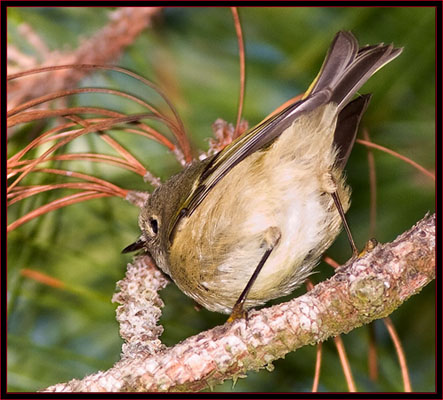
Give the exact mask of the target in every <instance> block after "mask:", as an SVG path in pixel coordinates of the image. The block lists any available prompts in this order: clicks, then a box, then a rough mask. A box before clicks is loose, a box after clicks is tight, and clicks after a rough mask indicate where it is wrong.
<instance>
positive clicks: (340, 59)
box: [305, 32, 403, 108]
mask: <svg viewBox="0 0 443 400" xmlns="http://www.w3.org/2000/svg"><path fill="white" fill-rule="evenodd" d="M402 50H403V49H402V48H394V47H393V46H392V45H387V46H385V45H383V44H379V45H375V46H366V47H362V48H361V49H358V42H357V39H355V37H354V35H353V34H352V33H351V32H339V33H337V35H336V36H335V38H334V40H333V42H332V44H331V46H330V48H329V51H328V54H327V56H326V59H325V61H324V63H323V66H322V68H321V70H320V73H319V74H318V76H317V78H316V79H315V81H314V83H313V84H312V85H311V90H309V91H308V95H314V94H315V93H318V92H321V91H324V90H326V91H330V93H331V97H330V100H331V101H333V102H334V103H337V104H338V105H339V108H342V107H344V106H345V105H346V104H347V102H348V101H349V100H350V99H351V98H352V96H354V94H355V93H356V92H357V91H358V89H360V87H361V86H362V85H363V84H364V83H365V82H366V81H367V80H368V79H369V78H370V77H371V76H372V75H373V74H374V73H375V72H376V71H378V70H379V69H380V68H381V67H383V66H384V65H385V64H387V63H388V62H390V61H391V60H393V59H394V58H395V57H397V56H398V55H399V54H400V53H401V52H402ZM305 97H307V95H306V96H305Z"/></svg>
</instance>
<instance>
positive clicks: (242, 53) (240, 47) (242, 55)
mask: <svg viewBox="0 0 443 400" xmlns="http://www.w3.org/2000/svg"><path fill="white" fill-rule="evenodd" d="M231 11H232V17H233V18H234V25H235V32H236V34H237V40H238V54H239V57H240V91H239V97H238V111H237V122H236V124H235V131H234V136H233V138H234V139H236V138H237V137H239V136H240V134H241V132H240V122H241V115H242V112H243V102H244V97H245V45H244V41H243V32H242V29H241V23H240V17H239V16H238V11H237V7H231Z"/></svg>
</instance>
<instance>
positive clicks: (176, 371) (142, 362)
mask: <svg viewBox="0 0 443 400" xmlns="http://www.w3.org/2000/svg"><path fill="white" fill-rule="evenodd" d="M146 264H149V258H148V257H141V258H138V259H136V260H135V262H134V264H133V265H132V266H131V267H130V268H129V269H128V275H127V278H126V280H128V279H135V281H132V286H131V282H129V281H126V282H123V283H122V282H120V283H119V286H120V288H121V290H122V291H121V292H120V293H119V294H118V295H116V300H117V301H119V302H125V301H126V300H127V301H128V302H127V303H124V304H123V305H122V306H121V307H123V309H122V310H123V312H124V310H131V309H132V310H133V307H134V305H135V304H137V302H139V301H141V300H140V298H138V299H137V297H138V295H136V296H135V297H134V296H127V295H126V293H127V288H128V287H131V291H132V293H133V294H134V293H137V291H140V294H141V293H144V294H145V296H144V297H143V299H146V298H148V299H150V300H151V305H152V307H154V308H153V310H154V318H156V321H157V320H158V318H157V317H159V312H158V310H159V307H161V306H162V303H161V300H159V298H157V294H156V293H153V291H155V290H157V289H160V288H161V287H163V286H164V285H165V284H166V283H165V282H164V281H163V280H162V279H163V278H161V276H160V275H159V272H158V270H156V269H154V268H153V267H146ZM139 274H144V278H143V279H140V275H139ZM434 278H435V214H434V215H431V216H429V215H426V216H425V217H424V218H423V219H422V220H421V221H419V222H418V223H417V224H416V225H415V226H413V227H412V228H411V229H410V230H409V231H407V232H405V233H403V234H402V235H400V236H399V237H398V238H397V239H395V240H394V241H393V242H391V243H387V244H383V245H378V246H377V247H376V248H375V249H374V250H372V251H371V252H369V253H367V254H366V255H365V256H363V257H362V258H359V259H357V260H355V261H353V262H352V261H349V262H348V263H347V264H345V265H343V266H342V267H339V268H337V269H336V273H335V275H334V276H333V277H331V278H330V279H328V280H327V281H325V282H322V283H319V284H318V285H317V286H315V287H314V289H313V290H311V291H310V292H308V293H306V294H305V295H303V296H300V297H298V298H296V299H293V300H291V301H289V302H287V303H282V304H279V305H276V306H273V307H269V308H264V309H261V310H259V311H251V312H250V313H249V318H248V320H244V319H241V320H237V321H234V322H233V323H230V324H228V323H226V324H224V325H222V326H217V327H215V328H213V329H210V330H208V331H206V332H202V333H200V334H198V335H196V336H193V337H190V338H188V339H186V340H184V341H183V342H181V343H179V344H177V345H176V346H174V347H172V348H165V347H164V346H162V345H158V343H157V341H158V336H159V335H160V333H161V331H162V328H161V327H156V326H155V324H156V322H154V327H153V325H152V321H151V322H150V324H149V328H148V330H149V331H147V332H145V334H144V335H143V334H142V332H141V331H140V330H137V329H139V328H140V322H141V321H143V320H144V319H145V318H146V311H145V313H144V315H140V313H138V312H134V313H132V314H133V315H135V320H134V321H133V326H134V327H136V329H135V330H134V333H133V334H130V333H129V332H128V330H125V333H124V335H123V336H124V337H125V338H126V339H128V338H130V340H131V345H130V346H129V347H126V349H125V352H124V356H123V358H122V359H121V360H120V361H118V362H117V363H116V364H115V365H114V366H113V367H112V368H110V369H109V370H107V371H105V372H98V373H96V374H92V375H90V376H87V377H85V378H84V379H82V380H76V379H74V380H72V381H70V382H67V383H61V384H57V385H54V386H51V387H49V388H47V389H45V391H66V392H71V391H97V392H103V391H108V392H120V391H198V390H202V389H205V388H207V387H212V386H214V385H216V384H218V383H221V382H223V381H224V380H226V379H233V380H234V381H235V380H236V379H237V378H238V377H243V376H245V375H244V374H245V373H246V372H247V371H250V370H258V369H261V368H268V369H271V368H273V367H272V362H273V361H274V360H277V359H279V358H282V357H284V356H285V354H287V353H289V352H291V351H295V350H296V349H298V348H300V347H303V346H306V345H312V344H315V343H320V342H323V341H325V340H326V339H328V338H329V337H334V336H337V335H339V334H341V333H347V332H350V331H351V330H353V329H355V328H358V327H360V326H362V325H364V324H368V323H370V322H371V321H373V320H375V319H379V318H384V317H386V316H388V315H389V314H391V313H392V312H393V311H394V310H396V309H397V308H398V307H399V306H400V305H401V304H402V303H403V302H405V301H406V300H407V299H408V298H409V297H410V296H412V295H414V294H417V293H418V292H419V291H420V290H421V289H422V288H423V287H424V286H425V285H427V284H428V283H429V282H430V281H431V280H433V279H434ZM149 285H151V287H147V286H149ZM147 293H149V296H146V294H147ZM143 301H145V300H143ZM134 302H135V303H134ZM151 305H149V304H147V303H144V304H143V305H142V308H143V310H145V307H146V308H147V309H149V307H151ZM139 306H140V304H139ZM155 307H157V308H155ZM155 310H157V311H155ZM123 315H125V316H124V318H121V317H122V314H121V313H120V314H119V319H120V322H122V319H123V320H124V321H125V323H127V322H128V321H127V317H128V314H127V313H126V314H125V313H123ZM137 318H139V319H138V320H137ZM128 326H129V331H131V328H130V324H129V325H126V328H128ZM126 328H125V329H126Z"/></svg>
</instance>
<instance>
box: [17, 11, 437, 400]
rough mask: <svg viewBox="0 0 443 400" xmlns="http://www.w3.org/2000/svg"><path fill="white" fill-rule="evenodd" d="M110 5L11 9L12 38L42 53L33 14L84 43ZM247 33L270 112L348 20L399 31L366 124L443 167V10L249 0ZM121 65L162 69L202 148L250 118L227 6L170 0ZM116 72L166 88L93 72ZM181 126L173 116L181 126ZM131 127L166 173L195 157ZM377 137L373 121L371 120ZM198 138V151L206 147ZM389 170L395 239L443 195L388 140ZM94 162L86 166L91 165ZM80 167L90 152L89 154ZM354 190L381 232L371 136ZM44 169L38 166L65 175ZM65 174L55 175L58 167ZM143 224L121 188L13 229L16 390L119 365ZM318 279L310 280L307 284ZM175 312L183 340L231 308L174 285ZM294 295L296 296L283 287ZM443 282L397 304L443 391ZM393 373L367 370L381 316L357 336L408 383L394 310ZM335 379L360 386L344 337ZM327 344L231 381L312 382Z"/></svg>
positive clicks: (422, 375)
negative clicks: (438, 316) (441, 376)
mask: <svg viewBox="0 0 443 400" xmlns="http://www.w3.org/2000/svg"><path fill="white" fill-rule="evenodd" d="M110 11H111V9H106V8H82V7H79V8H78V7H76V8H14V7H11V8H9V9H8V12H9V15H8V17H9V18H8V40H9V43H11V44H14V45H15V46H16V47H18V48H20V49H21V50H22V51H24V52H27V53H29V54H35V50H34V49H33V48H32V46H31V45H29V44H26V43H24V42H23V40H22V37H21V36H20V34H19V33H18V30H17V27H18V25H19V24H20V23H23V22H26V23H28V24H29V25H31V27H32V28H33V29H34V31H35V32H37V34H38V35H39V36H40V37H41V38H42V39H43V40H44V42H45V43H46V44H47V45H48V47H49V48H50V49H51V50H54V49H58V50H60V51H65V52H69V51H70V50H72V49H75V48H76V46H77V45H78V44H79V43H80V41H81V40H86V39H87V38H89V37H90V36H92V35H93V34H94V32H97V31H98V30H99V29H100V28H101V27H103V26H104V24H106V21H107V15H108V13H109V12H110ZM239 13H240V17H241V21H242V27H243V30H244V36H245V45H246V66H247V67H246V71H247V90H246V95H245V107H244V115H243V116H244V118H245V119H246V120H248V121H249V124H250V126H252V125H254V124H256V123H257V122H259V121H260V120H261V119H263V118H264V117H265V116H266V115H267V114H269V113H270V112H271V111H272V110H273V109H275V108H276V107H278V106H279V105H280V104H282V103H283V102H284V101H286V100H288V99H290V98H292V97H294V96H296V95H298V94H300V93H301V92H303V91H304V90H305V89H306V88H307V87H308V85H309V83H310V82H311V80H312V79H313V78H314V76H315V75H316V73H317V71H318V69H319V67H320V65H321V62H322V60H323V57H324V55H325V51H326V49H327V47H328V45H329V43H330V41H331V40H332V38H333V36H334V34H335V33H336V32H337V31H338V30H352V31H353V33H354V34H355V35H356V37H357V38H358V39H359V42H360V43H361V44H366V43H371V44H373V43H379V42H382V41H384V42H387V43H389V42H393V43H395V45H396V46H403V47H404V52H403V54H402V55H401V56H400V57H399V58H398V59H396V60H395V61H393V62H392V63H390V64H389V65H388V66H386V67H385V68H383V70H381V71H380V72H379V73H377V74H376V75H375V76H374V77H373V78H372V79H371V80H370V81H369V82H368V84H367V85H365V86H364V88H363V89H362V92H363V93H366V92H372V93H373V99H372V101H371V104H370V106H369V109H368V111H367V113H366V115H365V117H364V121H363V126H364V127H365V128H366V129H367V130H368V131H369V133H370V135H371V139H372V140H373V141H374V142H376V143H378V144H381V145H384V146H387V147H389V148H391V149H393V150H395V151H397V152H399V153H401V154H403V155H405V156H407V157H410V158H412V159H413V160H414V161H416V162H418V163H419V164H421V165H423V166H424V167H425V168H427V169H429V170H433V168H434V163H435V160H434V154H435V146H434V133H435V128H434V119H435V115H434V112H435V104H434V101H435V100H434V93H435V90H434V86H435V54H434V49H435V25H434V21H435V10H434V9H433V8H430V7H428V8H425V7H422V8H420V7H414V8H409V7H398V8H395V7H393V8H377V7H358V8H352V7H349V8H333V7H328V8H315V7H310V8H298V7H297V8H295V7H294V8H278V7H275V8H249V7H245V8H241V9H240V10H239ZM114 64H115V65H119V66H123V67H127V68H129V69H131V70H133V71H135V72H137V73H139V74H141V75H143V76H146V77H147V78H149V79H151V80H153V81H155V82H157V83H158V84H159V85H160V86H162V87H163V88H164V90H165V92H166V93H167V94H168V96H170V98H171V100H172V101H173V103H174V104H175V105H176V107H177V108H178V110H179V113H180V115H181V117H182V119H183V120H184V123H185V126H186V129H187V132H188V133H189V135H190V137H191V141H192V143H193V145H194V148H195V149H197V148H199V149H206V148H207V146H208V137H211V135H212V132H211V124H212V123H213V122H214V121H215V120H216V119H217V118H223V119H225V120H228V121H231V122H235V118H236V110H237V98H238V87H239V78H238V77H239V72H238V71H239V66H238V50H237V38H236V36H235V29H234V25H233V22H232V16H231V14H230V11H229V9H227V8H217V7H214V8H169V9H165V10H164V11H163V12H162V16H161V18H158V20H156V21H155V24H154V26H153V27H152V28H147V29H146V30H145V31H144V32H143V33H142V34H141V35H140V37H138V38H137V40H136V41H135V42H134V43H133V44H132V45H131V46H129V47H128V48H127V49H126V50H125V52H124V53H123V54H122V56H121V57H120V59H118V60H116V61H115V62H114ZM86 85H87V86H99V87H114V88H120V89H123V90H124V91H127V92H130V93H135V94H139V95H142V96H143V97H144V98H145V99H147V100H149V101H150V102H153V103H155V104H160V100H159V98H158V95H156V94H155V93H153V92H152V91H150V90H148V89H147V88H146V87H141V86H140V85H139V84H138V83H137V82H134V81H133V80H130V79H127V78H125V77H122V76H120V75H118V74H116V73H95V74H93V75H92V76H89V77H88V78H86V79H85V80H84V82H82V86H86ZM71 101H72V104H89V105H93V104H97V102H99V104H100V105H102V106H107V107H113V108H114V109H116V110H119V111H124V112H138V111H140V109H139V108H137V107H134V106H133V105H131V104H129V103H128V102H126V101H123V100H121V101H119V102H117V101H116V99H115V98H112V97H110V96H101V97H100V98H98V97H97V96H95V95H94V96H93V95H82V96H78V97H76V98H75V99H72V100H71ZM165 132H166V131H165ZM35 134H36V130H35V129H32V127H30V126H27V125H26V126H23V127H21V128H20V130H19V131H18V132H16V133H15V134H14V135H13V137H12V138H11V140H10V143H9V147H8V152H9V153H10V154H9V155H12V154H14V153H15V152H16V151H17V150H18V149H20V148H23V147H24V145H25V144H26V143H28V142H29V141H30V140H31V139H32V138H33V137H34V136H35ZM113 137H114V138H116V139H117V140H119V141H120V142H121V143H123V144H124V145H125V147H126V148H127V149H129V150H131V151H132V152H133V153H134V154H135V155H136V157H138V159H139V160H140V161H141V162H142V163H143V164H144V165H145V166H147V168H148V169H149V170H150V171H152V172H153V173H154V174H157V175H159V176H160V177H162V178H163V179H166V178H167V177H168V176H170V175H171V174H172V173H175V172H177V171H179V169H180V166H179V165H178V163H177V162H176V161H175V159H174V157H173V156H172V155H171V154H170V153H168V152H167V151H166V150H165V149H164V148H162V147H161V146H160V145H158V144H156V143H153V142H150V141H148V140H146V139H142V138H140V137H135V136H130V135H124V136H123V135H122V134H121V133H118V134H117V133H116V134H115V135H114V136H113ZM360 137H361V136H360ZM67 150H69V151H76V152H78V151H81V150H89V151H101V152H104V153H106V154H114V153H113V152H112V151H111V150H110V148H109V147H107V146H106V145H104V144H103V142H101V141H100V140H99V139H98V138H97V137H95V136H93V135H90V137H86V138H81V139H79V140H78V141H76V142H75V143H73V144H71V145H70V146H69V149H66V151H67ZM196 154H197V153H196ZM374 156H375V162H376V172H377V207H378V214H377V229H376V237H377V239H378V240H379V241H381V242H383V241H390V240H392V239H394V238H395V237H396V236H397V235H398V234H400V233H401V232H403V231H404V230H405V229H408V228H409V227H410V226H411V225H412V224H414V223H415V222H416V221H417V220H418V219H420V218H421V217H423V215H424V214H425V213H426V212H427V211H431V212H432V211H434V196H435V193H434V185H433V183H432V181H431V180H430V179H429V178H428V177H426V176H424V175H422V174H421V173H420V172H418V171H416V170H415V169H413V168H412V167H411V166H410V165H408V164H405V163H404V162H402V161H400V160H398V159H396V158H393V157H392V156H390V155H387V154H384V153H381V152H379V151H377V150H374ZM77 167H78V168H77ZM73 168H74V167H73ZM75 169H77V170H79V171H80V170H81V171H83V172H86V173H89V174H92V175H95V176H98V177H100V178H103V179H107V180H110V181H111V182H113V183H115V184H117V185H119V186H121V187H124V188H130V189H140V190H150V189H151V188H150V187H149V186H148V185H146V184H144V183H143V182H142V180H141V179H140V177H138V176H136V175H135V174H131V173H129V172H125V171H122V170H119V169H117V168H114V167H110V166H107V165H96V164H95V165H92V163H91V164H88V163H86V162H85V163H78V164H76V165H75ZM347 171H348V177H349V183H350V185H351V186H352V188H353V203H352V206H351V209H350V211H349V213H348V216H349V217H348V218H349V222H350V225H351V228H352V230H353V233H354V237H355V238H356V241H357V245H358V246H359V247H360V248H361V247H363V245H364V243H365V241H366V240H367V239H368V238H369V237H368V235H369V197H370V196H369V179H368V163H367V150H366V148H364V147H363V146H362V145H360V144H356V146H355V150H354V152H353V154H352V155H351V158H350V161H349V164H348V170H347ZM49 179H50V178H48V177H43V176H42V175H36V176H35V177H34V178H30V179H28V180H27V182H28V183H29V182H31V183H33V184H35V183H36V182H39V183H42V182H45V181H46V182H49ZM51 182H53V181H51ZM60 193H61V192H58V193H49V194H46V195H40V196H38V198H36V199H32V198H31V199H29V200H27V201H24V202H19V203H18V204H16V205H14V206H13V207H11V209H10V210H9V214H8V217H9V221H13V220H15V219H16V218H18V217H19V216H21V215H23V214H24V213H25V212H27V211H29V210H32V209H34V208H36V207H37V206H38V205H41V204H44V203H47V202H49V201H52V200H54V199H55V198H56V197H59V196H60ZM138 234H139V230H138V226H137V210H136V209H135V207H133V206H131V205H129V204H128V203H126V202H125V201H123V200H121V199H117V198H112V199H110V198H105V199H98V200H92V201H89V202H85V203H80V204H76V205H73V206H70V207H67V208H64V209H60V210H57V211H55V212H52V213H50V214H48V215H45V216H43V217H40V218H38V219H36V220H33V221H31V222H29V223H27V224H25V225H23V226H21V227H19V228H18V229H16V230H15V231H13V232H12V233H10V234H9V235H8V300H9V301H8V329H9V335H8V379H9V382H8V384H9V390H11V391H33V390H38V389H42V388H44V387H46V386H48V385H51V384H55V383H58V382H62V381H66V380H69V379H71V378H81V377H83V376H85V375H86V374H89V373H92V372H94V371H97V370H99V369H106V368H109V367H111V366H112V365H113V363H114V362H115V361H117V360H118V358H119V355H120V347H121V343H122V342H121V339H120V338H119V335H118V325H117V323H116V321H115V307H116V306H115V305H113V304H111V297H112V295H113V293H114V291H115V283H116V282H117V281H118V280H119V279H122V278H123V276H124V273H125V265H126V263H127V262H129V261H130V256H128V255H122V254H120V251H121V249H122V248H124V247H125V246H126V245H127V244H129V243H130V242H132V241H133V240H134V239H135V238H136V237H137V236H138ZM327 254H328V255H329V256H331V257H333V258H334V259H336V260H337V261H338V262H343V261H345V260H346V259H347V258H348V257H349V255H350V252H349V248H348V244H347V241H346V238H345V236H344V235H343V234H342V235H341V236H340V237H339V239H338V240H337V241H336V243H335V244H334V245H333V246H332V247H331V249H329V250H328V252H327ZM24 268H31V269H34V270H37V271H40V272H43V273H45V274H48V275H50V276H52V277H54V278H57V279H60V280H61V281H63V282H64V283H65V284H66V285H67V287H66V288H64V289H56V288H54V287H49V286H44V285H42V284H41V283H38V282H36V281H33V280H31V279H29V278H27V277H24V276H23V275H22V274H21V271H22V270H23V269H24ZM318 271H319V273H317V274H315V275H314V276H313V280H314V281H315V282H318V281H320V280H322V279H325V278H326V277H327V276H330V275H331V274H332V269H331V268H330V267H328V266H326V265H325V264H323V263H322V264H321V266H320V267H319V268H318ZM303 291H304V289H299V290H298V291H296V294H297V295H299V294H301V293H302V292H303ZM162 297H163V299H164V301H165V304H166V306H165V308H164V313H163V317H162V319H161V323H162V324H163V325H164V328H165V332H164V334H163V336H162V339H163V340H164V342H165V343H166V344H167V345H174V344H175V343H177V342H178V341H180V340H182V339H184V338H186V337H188V336H190V335H193V334H196V333H198V332H200V331H202V330H205V329H208V328H211V327H213V326H215V325H216V324H220V323H223V322H224V321H225V319H226V317H225V316H222V315H218V314H214V313H210V312H209V311H206V310H201V311H200V312H197V311H195V310H194V308H193V302H192V301H191V300H189V299H188V298H187V297H186V296H185V295H183V294H182V293H180V292H179V291H178V289H177V288H176V287H175V286H174V285H169V286H168V287H167V288H166V289H165V290H164V291H163V292H162ZM279 301H281V300H279ZM434 315H435V314H434V285H429V287H427V288H425V289H424V290H423V291H422V293H421V294H420V295H418V296H415V297H413V298H412V299H411V300H409V301H408V302H407V303H406V304H404V305H403V306H402V307H400V309H399V310H398V311H396V312H395V313H394V314H393V315H392V319H393V321H394V324H395V326H396V328H397V330H398V333H399V336H400V338H401V340H402V343H403V345H404V347H405V351H406V356H407V360H408V362H409V370H410V373H411V379H412V386H413V389H414V390H417V391H433V390H434V384H435V374H434V353H435V348H434V340H435V337H434ZM375 330H376V337H377V349H378V355H379V367H380V371H379V373H380V378H379V381H378V382H372V381H370V379H369V378H368V371H367V347H368V346H367V344H368V331H367V327H363V328H360V329H358V330H356V331H354V332H351V333H350V334H348V335H346V336H345V337H344V338H343V339H344V342H345V346H346V348H347V351H348V357H349V359H350V362H351V367H352V370H353V373H354V377H355V379H356V384H357V387H358V389H359V390H360V391H384V392H386V391H401V390H402V383H401V375H400V370H399V367H398V363H397V360H396V354H395V351H394V348H393V345H392V342H391V341H390V339H389V336H388V334H387V332H386V329H385V328H384V326H383V324H382V322H381V321H377V322H376V323H375ZM323 347H324V356H323V367H322V371H321V378H320V390H322V391H346V390H347V387H346V383H345V380H344V377H343V373H342V370H341V367H340V364H339V361H338V357H337V353H336V350H335V348H334V346H333V342H332V341H330V342H327V343H326V344H325V345H324V346H323ZM314 364H315V347H307V348H304V349H301V350H299V351H297V352H296V353H294V354H290V355H288V357H287V358H286V359H284V360H279V361H277V362H275V370H274V371H273V372H268V371H266V370H264V371H261V372H259V373H255V372H251V373H249V374H248V378H247V379H240V380H239V381H238V382H237V384H236V385H235V387H234V389H232V388H231V386H232V383H231V382H227V383H225V384H224V385H220V386H219V387H216V388H214V390H216V391H225V390H226V391H231V390H234V391H265V392H266V391H269V392H272V391H284V392H291V391H309V390H310V388H311V385H312V379H313V372H314Z"/></svg>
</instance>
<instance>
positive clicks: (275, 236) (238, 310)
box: [228, 226, 281, 322]
mask: <svg viewBox="0 0 443 400" xmlns="http://www.w3.org/2000/svg"><path fill="white" fill-rule="evenodd" d="M280 236H281V232H280V229H278V228H277V227H275V226H271V227H269V228H268V229H267V230H266V231H265V234H264V238H263V243H262V247H263V248H265V252H264V254H263V256H262V258H261V260H260V262H259V263H258V265H257V267H256V268H255V270H254V273H253V274H252V276H251V278H249V281H248V283H247V284H246V286H245V288H244V289H243V292H242V293H241V294H240V297H239V298H238V300H237V301H236V302H235V305H234V307H233V308H232V312H231V315H230V316H229V318H228V322H232V321H234V320H236V319H239V318H245V317H246V316H247V312H246V310H245V309H244V304H245V301H246V298H247V297H248V293H249V291H250V290H251V288H252V285H253V284H254V282H255V281H256V280H257V277H258V275H259V273H260V271H261V270H262V268H263V265H265V262H266V260H267V259H268V258H269V256H270V255H271V253H272V250H274V248H275V246H277V244H278V242H279V240H280Z"/></svg>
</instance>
